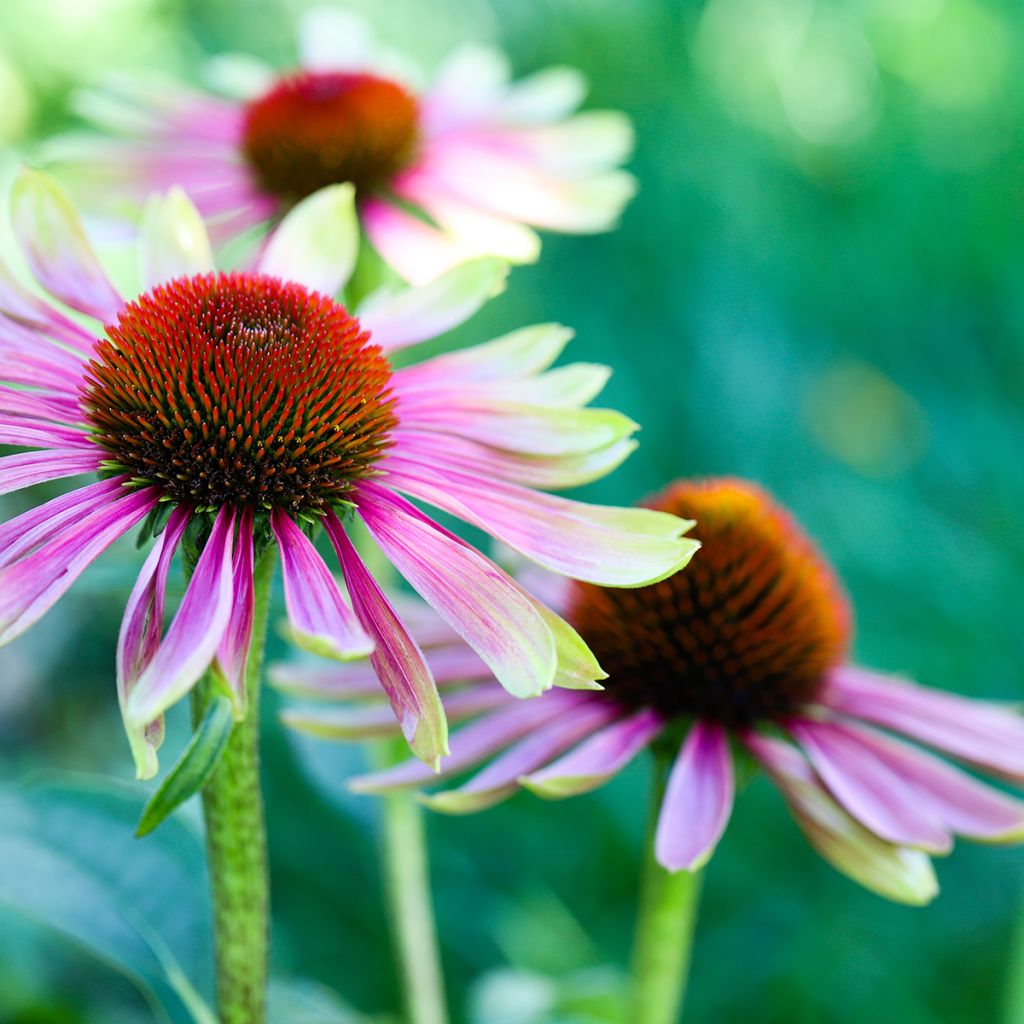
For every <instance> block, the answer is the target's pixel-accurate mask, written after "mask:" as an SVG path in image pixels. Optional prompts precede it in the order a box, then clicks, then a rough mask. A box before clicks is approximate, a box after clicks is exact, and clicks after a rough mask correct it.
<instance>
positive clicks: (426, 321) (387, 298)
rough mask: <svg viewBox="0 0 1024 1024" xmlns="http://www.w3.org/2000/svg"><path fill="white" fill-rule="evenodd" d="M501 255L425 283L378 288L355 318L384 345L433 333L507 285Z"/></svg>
mask: <svg viewBox="0 0 1024 1024" xmlns="http://www.w3.org/2000/svg"><path fill="white" fill-rule="evenodd" d="M508 269H509V267H508V263H506V262H505V260H500V259H495V258H493V257H485V258H483V259H477V260H469V261H467V262H466V263H463V264H461V265H460V266H458V267H456V268H455V269H454V270H450V271H448V273H446V274H442V275H441V276H440V277H439V278H437V279H436V280H434V281H431V282H430V283H429V284H425V285H421V286H419V287H415V288H406V289H404V290H403V291H400V292H397V293H396V292H377V293H374V294H373V295H371V296H370V297H369V298H368V299H367V300H366V301H365V302H364V303H363V305H362V306H361V307H360V308H359V320H360V322H361V323H362V325H363V326H364V327H365V328H366V329H367V330H368V331H370V333H371V334H372V335H373V340H374V341H375V342H376V343H377V344H378V345H381V346H382V347H383V348H384V350H385V351H393V350H395V349H399V348H404V347H405V346H406V345H415V344H417V343H418V342H421V341H426V340H427V339H428V338H436V337H437V336H438V335H441V334H444V333H445V332H446V331H450V330H451V329H452V328H453V327H457V326H458V325H459V324H461V323H464V322H465V321H466V320H468V319H469V318H470V317H471V316H472V315H473V314H474V313H475V312H476V311H477V310H478V309H480V307H481V306H482V305H483V304H484V303H485V302H486V301H487V300H488V299H490V298H492V297H493V296H495V295H498V294H500V293H501V292H503V291H504V290H505V279H506V278H507V277H508Z"/></svg>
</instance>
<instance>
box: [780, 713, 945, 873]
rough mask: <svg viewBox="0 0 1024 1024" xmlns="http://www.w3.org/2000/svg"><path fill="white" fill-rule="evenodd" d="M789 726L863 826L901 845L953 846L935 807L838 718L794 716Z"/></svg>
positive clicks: (937, 850) (936, 849)
mask: <svg viewBox="0 0 1024 1024" xmlns="http://www.w3.org/2000/svg"><path fill="white" fill-rule="evenodd" d="M789 730H790V732H791V733H792V734H793V736H794V737H795V738H796V740H797V741H798V742H799V744H800V746H801V747H802V748H803V749H804V752H805V753H806V754H807V756H808V757H809V758H810V761H811V764H812V765H814V770H815V771H816V772H817V773H818V775H820V776H821V779H822V781H823V782H824V783H825V785H826V786H828V788H829V790H830V791H831V792H832V795H833V796H834V797H835V798H836V799H837V800H838V801H839V802H840V803H841V804H842V805H843V806H844V807H845V808H846V810H847V811H849V812H850V814H852V815H853V817H854V818H856V819H857V820H858V821H859V822H861V823H862V824H863V825H864V826H865V827H867V828H869V829H871V831H872V832H874V833H875V834H876V835H878V836H881V837H882V838H883V839H886V840H888V841H889V842H890V843H895V844H896V845H898V846H912V847H917V848H919V849H922V850H926V851H928V852H929V853H946V852H948V851H949V849H950V846H951V838H950V835H949V831H948V830H947V829H946V828H944V827H943V823H942V821H941V820H940V819H939V818H937V817H936V816H935V813H934V810H933V809H932V808H930V807H928V806H926V804H925V801H923V800H922V799H921V798H920V796H919V795H918V793H917V792H916V791H915V790H914V788H913V787H912V786H911V785H909V784H908V782H907V781H906V780H905V779H904V778H902V777H901V776H900V775H899V774H897V773H896V772H894V771H893V769H892V767H891V765H890V764H888V763H887V762H885V761H883V760H881V759H880V758H879V757H878V756H877V754H876V753H875V752H874V751H873V750H872V749H871V747H870V746H869V745H868V744H866V743H865V742H864V741H863V740H862V739H861V738H860V737H859V736H857V735H856V734H855V733H852V732H851V731H850V730H849V729H846V728H844V727H843V726H841V725H839V724H838V723H836V722H817V721H810V720H806V721H805V720H801V721H793V722H790V723H789Z"/></svg>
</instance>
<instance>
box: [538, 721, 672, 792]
mask: <svg viewBox="0 0 1024 1024" xmlns="http://www.w3.org/2000/svg"><path fill="white" fill-rule="evenodd" d="M664 726H665V722H664V719H663V718H662V717H661V716H660V715H659V714H658V713H657V712H656V711H651V710H649V709H644V710H642V711H638V712H636V714H633V715H630V716H629V717H628V718H623V719H620V720H619V721H617V722H613V723H612V724H611V725H608V726H605V728H603V729H602V730H601V731H600V732H598V733H595V734H594V735H593V736H591V737H590V739H588V740H586V741H585V742H584V743H582V744H580V746H578V747H577V748H576V749H575V750H573V751H570V752H569V753H568V754H566V755H565V756H564V757H560V758H559V759H558V760H557V761H554V762H553V763H552V764H549V765H547V767H545V768H541V769H540V771H536V772H531V773H530V774H529V775H524V776H523V777H522V778H521V779H520V780H519V782H520V784H521V785H523V786H525V787H526V788H527V789H529V790H531V791H532V792H534V793H536V794H537V795H538V796H543V797H550V798H561V797H566V796H576V795H577V794H578V793H588V792H590V790H592V789H596V788H597V787H598V786H601V785H604V783H605V782H607V781H608V780H609V779H610V778H612V776H614V775H617V774H618V773H619V772H620V771H622V769H623V768H625V767H626V765H627V764H629V762H630V761H632V760H633V758H634V757H636V755H637V754H639V753H640V751H641V750H643V749H644V748H645V747H646V746H647V745H648V744H649V743H650V742H651V741H652V740H653V739H654V737H655V736H657V735H658V733H659V732H661V730H662V729H663V728H664Z"/></svg>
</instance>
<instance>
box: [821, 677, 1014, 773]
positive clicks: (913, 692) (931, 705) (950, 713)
mask: <svg viewBox="0 0 1024 1024" xmlns="http://www.w3.org/2000/svg"><path fill="white" fill-rule="evenodd" d="M825 700H826V702H827V703H828V705H829V707H832V708H835V710H836V711H842V712H844V713H845V714H848V715H852V716H853V717H855V718H863V719H865V720H867V721H869V722H874V723H875V724H876V725H882V726H885V727H886V728H887V729H892V730H893V731H895V732H901V733H903V734H904V735H906V736H911V737H913V738H914V739H916V740H920V741H921V742H922V743H927V744H928V745H929V746H932V747H935V748H936V749H938V750H943V751H945V752H946V753H948V754H952V755H953V756H954V757H959V758H961V759H962V760H964V761H967V762H969V763H970V764H973V765H977V766H978V767H980V768H985V769H988V770H989V771H992V772H995V773H997V774H999V775H1001V776H1004V777H1006V778H1009V779H1012V780H1014V781H1016V782H1024V718H1022V717H1021V716H1020V715H1019V714H1018V713H1017V712H1016V711H1012V710H1010V709H1008V708H1004V707H1000V706H999V705H997V704H990V703H986V702H984V701H980V700H972V699H971V698H969V697H961V696H959V695H957V694H953V693H944V692H942V691H941V690H933V689H930V688H929V687H926V686H920V685H918V684H917V683H910V682H907V681H905V680H902V679H896V678H894V677H892V676H885V675H881V674H879V673H876V672H867V671H865V670H864V669H859V668H854V667H852V666H847V667H844V668H841V669H837V670H835V671H834V672H833V673H832V675H831V677H830V680H829V688H828V691H827V693H826V697H825Z"/></svg>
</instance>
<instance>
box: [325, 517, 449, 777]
mask: <svg viewBox="0 0 1024 1024" xmlns="http://www.w3.org/2000/svg"><path fill="white" fill-rule="evenodd" d="M324 525H325V526H326V529H327V534H328V536H329V537H330V538H331V542H332V543H333V544H334V550H335V551H336V552H337V554H338V560H339V561H340V562H341V570H342V574H343V575H344V577H345V583H346V585H347V587H348V592H349V595H350V596H351V598H352V607H353V609H354V610H355V613H356V617H357V618H358V619H359V621H360V623H361V624H362V627H363V629H365V630H366V631H367V633H369V634H370V636H372V637H373V639H374V648H373V653H372V654H371V655H370V664H371V665H372V666H373V668H374V669H375V670H376V672H377V676H378V678H379V679H380V684H381V686H382V687H383V688H384V692H385V693H386V694H387V697H388V700H389V701H390V702H391V708H392V710H393V711H394V713H395V717H396V718H397V719H398V722H399V725H400V726H401V729H402V735H403V736H405V739H406V742H408V744H409V747H410V748H411V749H412V752H413V753H414V754H415V755H416V756H417V757H419V758H420V759H421V760H422V761H425V762H426V763H427V764H430V765H433V766H434V767H437V766H438V764H439V763H440V759H441V758H442V757H443V756H444V755H445V754H447V753H448V726H447V723H446V721H445V716H444V708H443V707H442V706H441V698H440V697H439V696H438V693H437V687H436V686H435V684H434V677H433V676H432V675H431V674H430V669H429V667H428V666H427V663H426V662H425V661H424V659H423V652H422V651H421V650H420V648H419V645H418V644H417V643H416V641H415V640H414V639H413V637H412V636H411V635H410V633H409V631H408V630H407V629H406V628H405V625H404V624H403V623H402V620H401V619H400V618H399V617H398V615H397V614H396V612H395V609H394V608H393V607H392V605H391V603H390V602H389V601H388V599H387V597H386V596H385V594H384V592H383V591H382V590H381V589H380V587H379V586H378V585H377V581H376V580H375V579H374V578H373V577H372V576H371V575H370V572H369V570H368V569H367V568H366V566H365V565H364V563H363V560H362V559H361V558H360V557H359V554H358V552H357V551H356V549H355V547H354V546H353V544H352V542H351V541H350V540H349V539H348V536H347V534H346V533H345V530H344V527H342V525H341V523H340V522H339V520H338V517H337V516H336V515H335V514H334V512H333V511H331V512H328V514H327V518H326V520H325V524H324Z"/></svg>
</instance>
